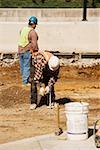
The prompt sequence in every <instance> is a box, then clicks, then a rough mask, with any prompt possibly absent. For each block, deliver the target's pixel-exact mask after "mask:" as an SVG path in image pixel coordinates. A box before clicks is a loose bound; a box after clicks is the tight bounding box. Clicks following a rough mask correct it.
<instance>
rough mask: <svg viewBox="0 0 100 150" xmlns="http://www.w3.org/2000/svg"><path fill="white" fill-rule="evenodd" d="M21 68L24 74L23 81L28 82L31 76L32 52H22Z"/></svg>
mask: <svg viewBox="0 0 100 150" xmlns="http://www.w3.org/2000/svg"><path fill="white" fill-rule="evenodd" d="M19 58H20V70H21V74H22V82H23V84H27V83H28V81H29V77H30V59H31V54H30V51H26V52H25V53H22V54H20V56H19Z"/></svg>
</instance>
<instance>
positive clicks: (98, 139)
mask: <svg viewBox="0 0 100 150" xmlns="http://www.w3.org/2000/svg"><path fill="white" fill-rule="evenodd" d="M98 122H100V119H98V120H97V121H96V122H95V124H94V131H93V133H94V141H95V145H96V147H97V148H100V132H98V131H99V130H100V125H99V129H97V123H98Z"/></svg>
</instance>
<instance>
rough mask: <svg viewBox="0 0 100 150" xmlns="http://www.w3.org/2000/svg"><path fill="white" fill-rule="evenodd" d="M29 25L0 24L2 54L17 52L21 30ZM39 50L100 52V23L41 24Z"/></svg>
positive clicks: (37, 29) (0, 51)
mask: <svg viewBox="0 0 100 150" xmlns="http://www.w3.org/2000/svg"><path fill="white" fill-rule="evenodd" d="M25 25H27V23H21V22H20V23H19V22H0V53H3V52H4V53H9V52H17V44H18V36H19V31H20V29H21V28H22V27H23V26H25ZM36 31H37V33H38V35H39V41H38V43H39V48H40V49H41V50H46V49H47V50H53V51H57V50H58V51H60V52H73V51H74V52H100V22H99V21H96V22H94V21H93V22H88V21H85V22H84V21H78V22H47V23H45V22H39V24H38V26H37V28H36Z"/></svg>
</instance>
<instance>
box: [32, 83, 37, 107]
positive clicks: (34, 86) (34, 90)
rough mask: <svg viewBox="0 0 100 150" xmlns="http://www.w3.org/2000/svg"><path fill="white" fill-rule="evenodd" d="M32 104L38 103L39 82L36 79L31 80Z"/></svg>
mask: <svg viewBox="0 0 100 150" xmlns="http://www.w3.org/2000/svg"><path fill="white" fill-rule="evenodd" d="M31 104H36V105H37V83H36V82H35V81H32V82H31Z"/></svg>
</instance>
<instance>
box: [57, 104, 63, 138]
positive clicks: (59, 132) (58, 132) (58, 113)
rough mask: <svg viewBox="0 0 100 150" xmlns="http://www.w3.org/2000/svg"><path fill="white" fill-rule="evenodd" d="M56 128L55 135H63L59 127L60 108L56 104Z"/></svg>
mask: <svg viewBox="0 0 100 150" xmlns="http://www.w3.org/2000/svg"><path fill="white" fill-rule="evenodd" d="M57 128H58V130H57V131H56V132H55V135H57V136H59V135H61V134H62V133H63V130H62V128H61V127H60V106H59V103H58V104H57Z"/></svg>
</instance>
